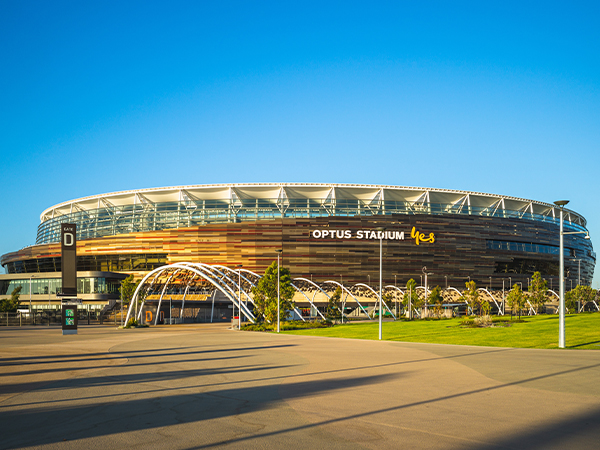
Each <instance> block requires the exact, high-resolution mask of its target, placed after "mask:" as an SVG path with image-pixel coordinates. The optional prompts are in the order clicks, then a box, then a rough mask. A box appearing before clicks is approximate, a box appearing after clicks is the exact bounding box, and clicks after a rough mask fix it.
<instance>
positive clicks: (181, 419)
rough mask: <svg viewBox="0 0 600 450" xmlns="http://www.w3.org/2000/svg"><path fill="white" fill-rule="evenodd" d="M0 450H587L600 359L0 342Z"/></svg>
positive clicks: (375, 345) (233, 345)
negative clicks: (223, 448) (424, 449)
mask: <svg viewBox="0 0 600 450" xmlns="http://www.w3.org/2000/svg"><path fill="white" fill-rule="evenodd" d="M0 359H1V365H0V367H1V372H0V380H1V382H0V427H1V429H2V433H1V435H2V439H1V441H0V447H1V448H47V449H51V448H57V449H71V448H86V449H87V448H92V449H94V448H98V449H112V448H144V449H149V448H161V449H171V448H172V449H180V448H186V449H188V448H193V449H203V448H218V447H227V448H232V449H233V448H238V449H248V448H261V449H271V448H272V449H279V448H288V449H294V448H311V449H325V448H327V449H329V448H332V449H336V448H340V449H355V448H357V449H358V448H369V449H382V448H389V449H392V448H393V449H398V448H407V449H411V448H427V449H452V448H460V449H488V448H489V449H502V448H527V449H552V448H556V449H566V448H568V449H577V448H580V449H592V448H598V445H599V444H598V443H599V442H600V351H585V350H581V351H577V350H527V349H506V348H487V347H466V346H444V345H431V344H408V343H406V344H405V343H398V342H378V341H358V340H349V339H329V338H318V337H300V336H291V335H276V334H267V333H252V332H237V331H232V330H229V329H227V328H226V326H224V325H210V324H198V325H189V326H188V325H182V326H164V327H155V328H149V329H137V330H116V329H114V328H109V327H100V326H98V327H93V326H91V327H86V326H84V327H81V328H80V329H79V334H78V335H76V336H62V335H61V331H60V329H58V328H53V327H51V328H43V327H37V328H35V327H33V328H4V329H0Z"/></svg>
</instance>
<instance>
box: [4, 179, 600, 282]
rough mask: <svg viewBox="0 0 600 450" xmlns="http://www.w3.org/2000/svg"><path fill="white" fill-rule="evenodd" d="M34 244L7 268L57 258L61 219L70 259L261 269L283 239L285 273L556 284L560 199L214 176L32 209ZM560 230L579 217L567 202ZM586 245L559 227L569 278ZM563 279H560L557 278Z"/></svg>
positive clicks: (591, 258) (88, 265) (140, 268)
mask: <svg viewBox="0 0 600 450" xmlns="http://www.w3.org/2000/svg"><path fill="white" fill-rule="evenodd" d="M40 219H41V223H40V225H39V227H38V233H37V239H36V244H35V245H33V246H30V247H26V248H24V249H22V250H19V251H16V252H12V253H8V254H5V255H3V256H2V259H1V264H2V265H3V266H4V267H5V269H6V270H7V272H8V273H32V272H55V271H59V270H60V245H59V243H58V240H59V235H60V224H61V223H65V222H66V223H75V224H77V232H78V255H79V256H78V270H88V271H90V270H91V271H94V270H96V271H113V272H131V273H137V274H138V275H142V274H144V273H146V272H148V271H149V270H152V269H154V268H156V267H158V266H160V265H163V264H168V263H174V262H202V263H207V264H224V265H229V266H231V267H233V266H235V265H238V264H242V265H243V266H244V268H247V269H250V270H253V271H255V272H257V273H261V272H263V271H264V270H265V268H266V267H267V266H268V265H269V264H270V263H271V262H273V261H274V260H275V259H276V258H277V254H276V252H275V250H276V249H279V248H282V249H283V264H284V265H285V266H287V267H289V268H290V270H291V272H292V275H293V276H295V277H311V278H312V279H313V280H314V281H315V282H319V281H321V282H322V281H325V280H328V279H335V280H338V281H339V280H340V279H341V280H342V281H343V282H347V283H357V282H363V283H364V282H371V281H372V283H373V284H375V283H376V282H377V280H378V277H379V237H378V236H377V234H376V233H375V229H376V228H378V227H384V228H385V229H386V234H385V235H384V236H383V260H384V263H383V265H384V268H383V278H384V283H397V285H398V286H401V285H404V284H406V281H407V280H408V279H409V278H414V279H416V280H417V281H419V277H420V275H421V274H422V273H423V267H427V272H429V273H432V275H430V276H429V284H430V285H435V284H439V285H440V286H442V287H444V285H451V286H454V287H458V288H459V289H460V288H462V287H464V282H465V281H467V280H475V281H476V282H477V283H478V284H480V285H482V286H489V285H491V287H492V288H496V289H498V288H502V286H503V285H505V286H506V287H507V288H508V283H509V280H510V282H512V283H513V284H514V283H515V282H521V283H523V284H524V285H525V287H526V282H527V279H528V278H530V277H531V274H532V273H533V272H534V271H536V270H537V271H540V272H541V273H542V276H543V277H544V278H546V279H547V281H548V283H549V287H550V285H552V286H553V287H557V286H558V260H559V255H558V245H559V223H558V222H559V210H558V208H557V207H556V206H555V205H552V204H548V203H543V202H536V201H532V200H527V199H522V198H515V197H507V196H499V195H491V194H484V193H476V192H467V191H456V190H445V189H426V188H412V187H399V186H379V185H354V184H308V183H268V184H222V185H196V186H179V187H169V188H156V189H141V190H134V191H125V192H116V193H111V194H104V195H97V196H92V197H85V198H81V199H77V200H73V201H69V202H64V203H61V204H58V205H56V206H53V207H51V208H48V209H47V210H45V211H44V212H43V213H42V214H41V217H40ZM565 228H566V230H567V231H586V221H585V219H584V218H583V217H582V216H581V215H579V214H577V213H575V212H574V211H571V210H569V209H565ZM595 260H596V255H595V253H594V251H593V247H592V243H591V241H590V240H586V239H584V235H582V234H573V235H567V236H565V261H566V263H565V270H566V276H567V278H568V280H572V281H571V282H575V283H576V282H577V281H578V280H580V281H581V282H582V284H591V280H592V277H593V272H594V266H595ZM569 287H570V284H569V281H567V289H568V288H569Z"/></svg>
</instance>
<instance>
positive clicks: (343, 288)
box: [324, 280, 371, 320]
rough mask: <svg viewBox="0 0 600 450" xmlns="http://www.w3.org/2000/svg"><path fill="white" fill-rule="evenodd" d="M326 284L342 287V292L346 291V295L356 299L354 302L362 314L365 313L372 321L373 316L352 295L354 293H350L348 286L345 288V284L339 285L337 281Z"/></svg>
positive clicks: (329, 281) (328, 281)
mask: <svg viewBox="0 0 600 450" xmlns="http://www.w3.org/2000/svg"><path fill="white" fill-rule="evenodd" d="M324 283H330V284H335V285H336V286H339V287H341V288H342V292H344V291H346V294H347V295H350V297H352V298H353V299H354V301H355V302H356V303H357V304H358V306H359V308H360V309H361V310H362V312H364V313H365V314H366V315H367V317H368V318H369V320H371V316H369V312H368V311H367V310H366V309H365V308H364V307H363V305H361V304H360V302H359V301H358V299H357V298H356V297H355V296H354V294H352V292H350V291H349V290H348V288H347V287H346V286H344V285H343V284H341V283H338V282H337V281H334V280H327V281H324ZM346 298H347V297H346Z"/></svg>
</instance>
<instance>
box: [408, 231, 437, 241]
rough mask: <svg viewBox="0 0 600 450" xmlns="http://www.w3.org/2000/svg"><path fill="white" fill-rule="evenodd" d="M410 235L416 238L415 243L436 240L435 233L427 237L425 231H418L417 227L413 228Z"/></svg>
mask: <svg viewBox="0 0 600 450" xmlns="http://www.w3.org/2000/svg"><path fill="white" fill-rule="evenodd" d="M410 237H411V238H413V239H414V240H415V244H417V245H419V243H421V242H431V243H432V244H433V243H434V242H435V235H434V234H433V233H429V236H427V237H425V233H421V232H419V231H417V229H416V228H415V227H413V228H412V231H411V232H410Z"/></svg>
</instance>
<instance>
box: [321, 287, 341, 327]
mask: <svg viewBox="0 0 600 450" xmlns="http://www.w3.org/2000/svg"><path fill="white" fill-rule="evenodd" d="M341 299H342V289H341V288H339V287H338V288H337V289H336V290H335V292H334V293H333V295H332V296H331V297H330V298H329V302H328V303H327V311H326V312H325V317H327V318H328V319H334V320H335V319H339V318H341V317H342V305H341V303H342V302H341Z"/></svg>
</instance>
